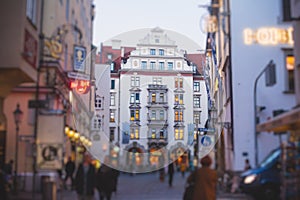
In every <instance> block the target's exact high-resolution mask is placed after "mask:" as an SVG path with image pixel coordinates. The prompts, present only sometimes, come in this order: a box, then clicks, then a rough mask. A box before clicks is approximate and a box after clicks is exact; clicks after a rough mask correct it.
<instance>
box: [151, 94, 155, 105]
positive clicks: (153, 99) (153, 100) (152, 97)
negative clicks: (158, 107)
mask: <svg viewBox="0 0 300 200" xmlns="http://www.w3.org/2000/svg"><path fill="white" fill-rule="evenodd" d="M151 101H152V103H155V102H156V94H155V93H152V94H151Z"/></svg>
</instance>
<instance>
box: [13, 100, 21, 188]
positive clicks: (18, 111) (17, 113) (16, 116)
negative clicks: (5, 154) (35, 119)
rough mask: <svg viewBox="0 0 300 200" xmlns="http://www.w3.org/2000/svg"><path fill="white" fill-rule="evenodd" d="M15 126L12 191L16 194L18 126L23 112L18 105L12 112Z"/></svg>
mask: <svg viewBox="0 0 300 200" xmlns="http://www.w3.org/2000/svg"><path fill="white" fill-rule="evenodd" d="M13 114H14V119H15V124H16V151H15V173H14V191H15V192H17V174H18V151H19V149H18V140H19V124H20V123H21V120H22V117H23V112H22V110H21V109H20V104H19V103H18V104H17V108H16V110H15V111H14V112H13Z"/></svg>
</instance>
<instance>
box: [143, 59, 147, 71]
mask: <svg viewBox="0 0 300 200" xmlns="http://www.w3.org/2000/svg"><path fill="white" fill-rule="evenodd" d="M142 69H147V62H146V61H142Z"/></svg>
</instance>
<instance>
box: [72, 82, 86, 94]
mask: <svg viewBox="0 0 300 200" xmlns="http://www.w3.org/2000/svg"><path fill="white" fill-rule="evenodd" d="M70 88H71V89H75V90H76V92H77V93H78V94H86V93H88V92H89V91H90V88H91V86H90V81H87V80H73V81H71V84H70Z"/></svg>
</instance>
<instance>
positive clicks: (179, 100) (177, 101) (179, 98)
mask: <svg viewBox="0 0 300 200" xmlns="http://www.w3.org/2000/svg"><path fill="white" fill-rule="evenodd" d="M178 104H179V105H183V94H175V105H178Z"/></svg>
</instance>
